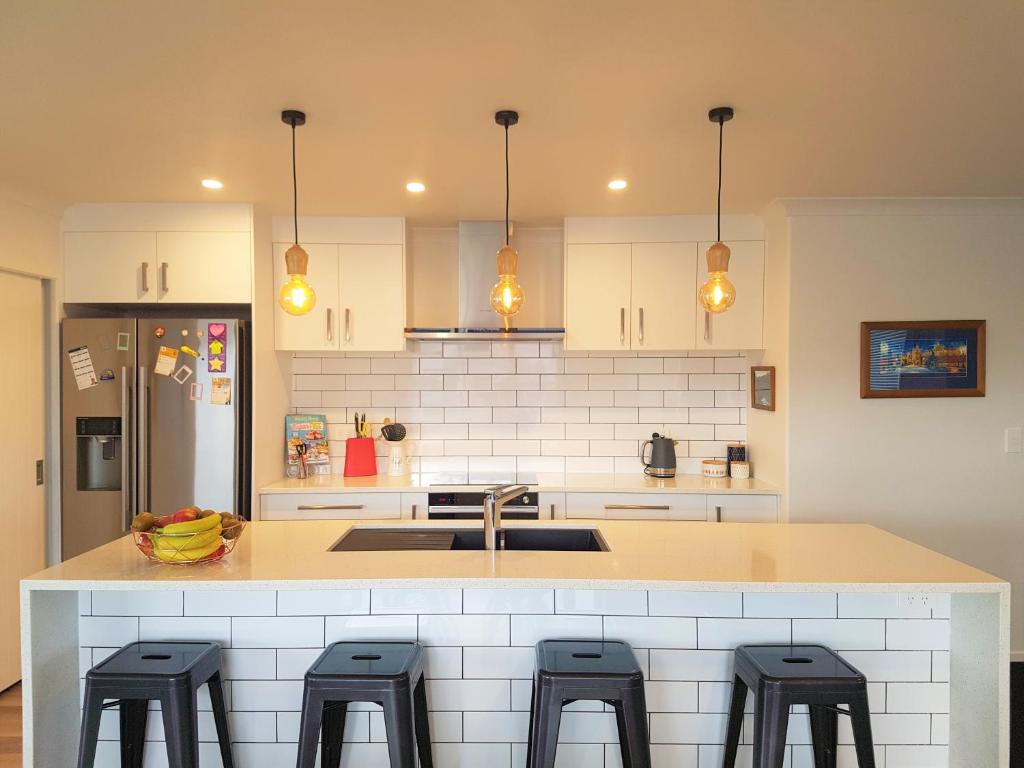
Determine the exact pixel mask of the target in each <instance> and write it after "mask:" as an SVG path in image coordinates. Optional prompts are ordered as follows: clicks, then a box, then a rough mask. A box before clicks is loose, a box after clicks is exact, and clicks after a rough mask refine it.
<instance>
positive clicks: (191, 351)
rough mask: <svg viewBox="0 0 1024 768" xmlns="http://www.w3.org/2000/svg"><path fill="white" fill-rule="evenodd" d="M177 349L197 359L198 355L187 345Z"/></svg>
mask: <svg viewBox="0 0 1024 768" xmlns="http://www.w3.org/2000/svg"><path fill="white" fill-rule="evenodd" d="M178 349H180V350H181V351H182V352H184V353H185V354H186V355H192V357H199V353H198V352H196V351H195V350H194V349H192V347H190V346H189V345H188V344H182V345H181V346H180V347H178Z"/></svg>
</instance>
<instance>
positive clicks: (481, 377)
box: [444, 373, 491, 391]
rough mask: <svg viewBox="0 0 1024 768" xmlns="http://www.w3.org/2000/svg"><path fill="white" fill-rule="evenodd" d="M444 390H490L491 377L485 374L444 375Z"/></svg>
mask: <svg viewBox="0 0 1024 768" xmlns="http://www.w3.org/2000/svg"><path fill="white" fill-rule="evenodd" d="M444 388H445V389H447V390H463V391H468V390H470V389H477V390H480V389H490V388H491V377H490V376H489V375H486V374H461V373H458V374H445V377H444Z"/></svg>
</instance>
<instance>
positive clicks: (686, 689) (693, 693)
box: [644, 680, 697, 712]
mask: <svg viewBox="0 0 1024 768" xmlns="http://www.w3.org/2000/svg"><path fill="white" fill-rule="evenodd" d="M644 694H645V695H646V697H647V711H648V712H696V711H697V683H693V682H675V681H657V680H654V681H650V680H649V681H647V683H646V684H645V685H644Z"/></svg>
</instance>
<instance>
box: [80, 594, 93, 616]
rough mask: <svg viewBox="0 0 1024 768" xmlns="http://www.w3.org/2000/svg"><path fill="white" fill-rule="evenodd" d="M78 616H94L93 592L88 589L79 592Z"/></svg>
mask: <svg viewBox="0 0 1024 768" xmlns="http://www.w3.org/2000/svg"><path fill="white" fill-rule="evenodd" d="M78 615H79V616H91V615H92V592H91V591H90V590H88V589H82V590H79V591H78Z"/></svg>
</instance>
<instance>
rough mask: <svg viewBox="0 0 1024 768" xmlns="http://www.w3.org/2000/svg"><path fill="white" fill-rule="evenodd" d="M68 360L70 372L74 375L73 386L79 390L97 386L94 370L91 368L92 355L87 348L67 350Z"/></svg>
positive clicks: (97, 380)
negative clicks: (75, 385) (76, 386)
mask: <svg viewBox="0 0 1024 768" xmlns="http://www.w3.org/2000/svg"><path fill="white" fill-rule="evenodd" d="M68 359H69V360H70V361H71V372H72V373H73V374H75V384H77V385H78V388H79V389H88V388H89V387H95V386H96V385H97V384H99V383H100V382H99V379H97V378H96V369H95V368H93V367H92V355H90V354H89V348H88V347H76V348H75V349H69V350H68Z"/></svg>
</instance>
